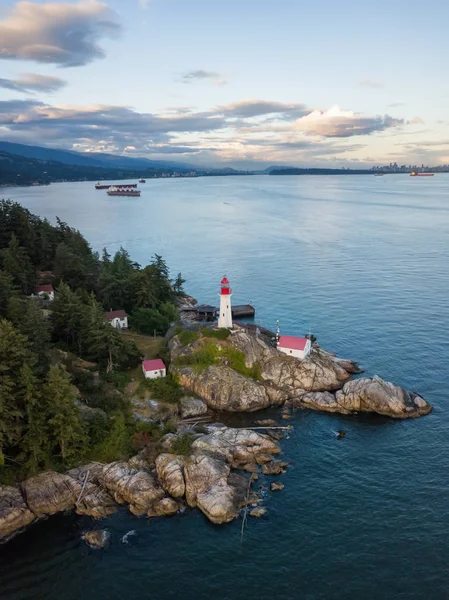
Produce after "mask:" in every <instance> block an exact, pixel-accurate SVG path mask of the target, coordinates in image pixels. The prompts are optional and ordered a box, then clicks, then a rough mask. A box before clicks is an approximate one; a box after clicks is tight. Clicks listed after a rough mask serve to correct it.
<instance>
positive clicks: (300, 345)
mask: <svg viewBox="0 0 449 600" xmlns="http://www.w3.org/2000/svg"><path fill="white" fill-rule="evenodd" d="M308 341H309V340H308V339H307V338H300V337H294V336H293V335H281V336H280V337H279V343H278V348H279V347H281V348H288V349H289V350H304V348H305V347H306V344H307V342H308Z"/></svg>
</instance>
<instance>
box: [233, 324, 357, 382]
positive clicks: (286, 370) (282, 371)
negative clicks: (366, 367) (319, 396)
mask: <svg viewBox="0 0 449 600" xmlns="http://www.w3.org/2000/svg"><path fill="white" fill-rule="evenodd" d="M229 342H230V343H231V344H232V346H233V347H235V348H237V349H238V350H240V351H241V352H243V353H244V354H245V359H246V365H247V366H248V367H252V366H254V365H256V364H257V365H259V368H260V373H261V377H262V380H263V381H264V383H265V384H268V385H270V386H274V387H276V388H279V389H287V390H289V391H290V392H295V391H298V390H300V391H305V392H308V391H325V390H337V389H339V388H341V387H342V386H343V384H344V383H345V382H346V381H348V380H349V379H351V375H350V373H349V372H348V371H347V370H346V369H345V368H344V366H343V365H344V364H345V363H346V365H347V366H349V364H351V369H355V368H356V365H355V363H353V362H352V361H341V362H339V360H338V359H337V357H334V356H333V355H331V354H329V353H327V352H322V351H321V350H320V349H317V348H316V349H313V350H312V352H311V354H309V356H308V357H307V358H306V359H304V360H298V359H296V358H293V357H291V356H287V355H286V354H284V353H282V352H279V351H278V350H277V349H276V348H274V347H273V346H270V345H269V344H268V343H267V342H266V341H264V339H262V338H261V337H258V336H255V335H252V334H249V333H248V332H246V331H244V330H240V331H237V332H236V333H234V334H233V335H232V336H230V337H229ZM357 368H358V367H357Z"/></svg>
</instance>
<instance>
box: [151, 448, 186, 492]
mask: <svg viewBox="0 0 449 600" xmlns="http://www.w3.org/2000/svg"><path fill="white" fill-rule="evenodd" d="M184 462H185V461H184V457H182V456H176V455H175V454H160V455H159V456H158V457H157V458H156V472H157V477H158V479H159V482H160V484H161V486H162V487H163V488H164V490H165V491H166V492H167V494H170V496H173V498H182V497H183V496H184V494H185V490H186V486H185V481H184Z"/></svg>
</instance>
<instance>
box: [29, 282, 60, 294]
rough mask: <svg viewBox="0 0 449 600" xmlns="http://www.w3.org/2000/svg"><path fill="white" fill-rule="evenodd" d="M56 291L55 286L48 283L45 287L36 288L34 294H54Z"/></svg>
mask: <svg viewBox="0 0 449 600" xmlns="http://www.w3.org/2000/svg"><path fill="white" fill-rule="evenodd" d="M54 291H55V290H54V289H53V286H52V285H51V283H46V284H45V285H38V286H36V287H35V288H34V293H35V294H39V292H47V293H48V294H49V293H50V292H54Z"/></svg>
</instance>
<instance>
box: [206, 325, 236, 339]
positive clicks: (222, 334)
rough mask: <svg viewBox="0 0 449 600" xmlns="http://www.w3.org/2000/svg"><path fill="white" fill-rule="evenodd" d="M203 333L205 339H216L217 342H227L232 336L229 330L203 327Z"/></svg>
mask: <svg viewBox="0 0 449 600" xmlns="http://www.w3.org/2000/svg"><path fill="white" fill-rule="evenodd" d="M201 333H202V334H203V336H204V337H209V338H215V339H216V340H226V339H227V338H228V337H229V336H230V334H231V332H230V330H229V329H209V328H208V327H203V329H201Z"/></svg>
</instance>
